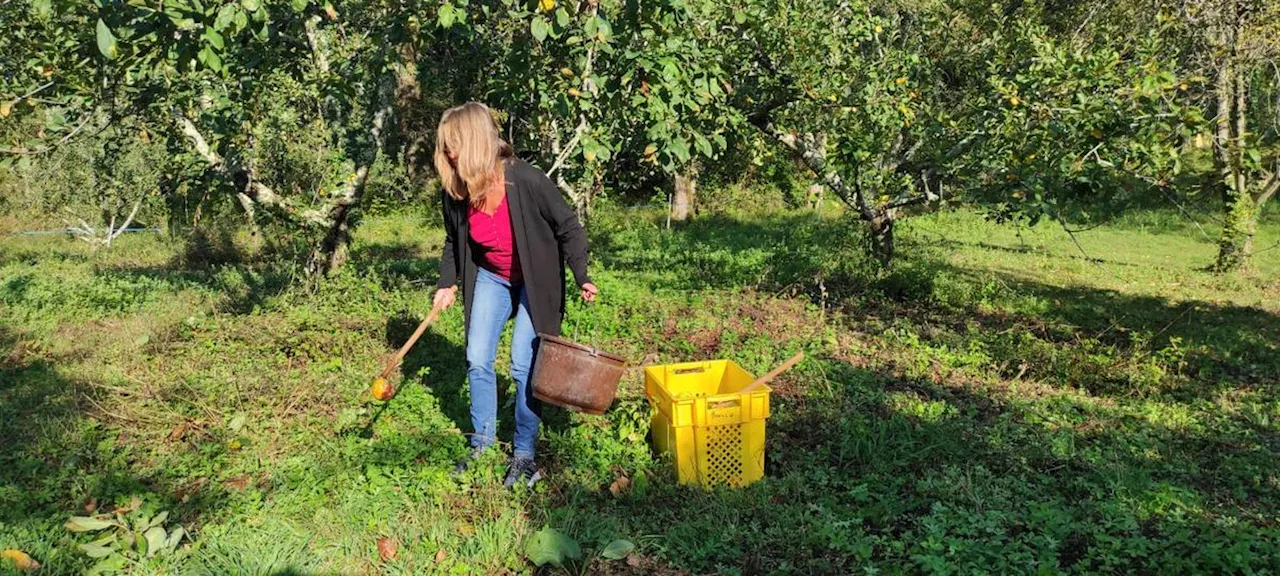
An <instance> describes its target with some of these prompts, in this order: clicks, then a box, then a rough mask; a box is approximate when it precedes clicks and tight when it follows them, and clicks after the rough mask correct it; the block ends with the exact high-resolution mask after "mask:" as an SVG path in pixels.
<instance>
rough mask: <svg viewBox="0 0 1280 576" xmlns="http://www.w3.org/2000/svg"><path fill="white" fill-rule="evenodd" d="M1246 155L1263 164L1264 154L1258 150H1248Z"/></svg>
mask: <svg viewBox="0 0 1280 576" xmlns="http://www.w3.org/2000/svg"><path fill="white" fill-rule="evenodd" d="M1244 153H1245V154H1247V155H1248V156H1249V159H1250V160H1253V161H1254V162H1262V152H1261V151H1259V150H1258V149H1257V148H1246V149H1245V151H1244Z"/></svg>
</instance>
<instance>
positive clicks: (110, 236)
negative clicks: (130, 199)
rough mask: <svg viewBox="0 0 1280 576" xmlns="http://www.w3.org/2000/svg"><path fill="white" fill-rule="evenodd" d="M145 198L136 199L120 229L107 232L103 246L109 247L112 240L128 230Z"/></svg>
mask: <svg viewBox="0 0 1280 576" xmlns="http://www.w3.org/2000/svg"><path fill="white" fill-rule="evenodd" d="M145 197H146V196H145V195H143V196H139V197H138V200H137V201H136V202H134V203H133V210H130V211H129V217H128V218H125V219H124V224H121V225H120V227H119V228H117V229H116V230H115V232H112V231H111V230H110V229H108V230H107V232H108V234H107V238H106V241H105V242H104V244H106V245H108V246H110V245H111V241H112V240H115V239H116V238H117V237H119V236H120V235H121V234H123V233H124V231H125V230H127V229H128V228H129V224H132V223H133V217H134V216H137V215H138V208H139V207H140V206H142V199H143V198H145Z"/></svg>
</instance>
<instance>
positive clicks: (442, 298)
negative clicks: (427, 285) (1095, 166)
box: [431, 286, 458, 310]
mask: <svg viewBox="0 0 1280 576" xmlns="http://www.w3.org/2000/svg"><path fill="white" fill-rule="evenodd" d="M457 299H458V287H457V286H450V287H448V288H440V289H437V290H436V296H435V299H434V300H433V301H432V302H431V305H432V307H434V308H439V309H441V310H444V309H446V308H448V307H450V306H453V303H454V301H455V300H457Z"/></svg>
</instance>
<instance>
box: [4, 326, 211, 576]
mask: <svg viewBox="0 0 1280 576" xmlns="http://www.w3.org/2000/svg"><path fill="white" fill-rule="evenodd" d="M0 350H5V351H6V352H5V354H6V355H5V356H0V438H3V449H0V539H2V540H4V541H5V543H6V547H19V548H24V549H25V551H27V552H28V553H31V554H32V555H33V556H35V557H36V558H37V559H38V560H41V561H45V562H46V563H47V562H48V559H49V558H50V557H51V556H53V557H56V558H58V564H57V565H54V566H51V568H55V569H57V570H62V571H66V572H68V573H70V572H72V571H74V569H77V568H78V569H83V568H87V567H88V566H89V565H90V564H92V563H93V561H92V560H91V559H90V558H88V557H87V556H84V555H83V553H81V552H80V551H79V550H78V549H76V547H75V544H76V542H77V541H78V540H79V539H77V538H74V537H73V535H71V534H69V533H66V532H65V531H64V530H63V528H62V524H63V523H64V522H66V520H67V519H68V518H69V517H71V516H73V515H85V514H88V513H106V512H110V511H112V510H115V509H116V508H117V507H118V506H124V505H126V504H128V503H129V502H130V501H131V500H132V499H134V498H138V499H140V501H141V503H142V507H143V508H142V509H143V510H144V511H145V512H146V513H148V514H154V513H156V512H159V511H161V510H166V511H168V512H169V513H170V521H169V523H168V524H169V526H168V527H170V528H172V526H173V525H174V524H181V525H183V526H185V527H186V528H187V529H188V530H193V529H194V527H195V526H197V525H198V524H199V523H200V522H201V521H203V520H204V519H206V518H209V517H211V516H216V515H217V514H218V512H219V510H221V509H222V508H223V507H224V506H225V505H226V504H227V500H228V498H229V495H228V494H227V492H226V490H224V489H223V488H222V487H221V486H219V485H216V484H213V485H210V484H209V483H205V482H201V483H192V482H190V478H186V477H184V476H183V472H182V471H177V470H167V469H163V468H154V467H150V468H145V467H143V466H147V465H145V464H143V465H140V464H139V463H138V461H139V459H142V460H143V461H145V459H146V458H147V457H148V456H147V455H138V454H135V453H132V452H130V451H126V450H121V449H118V448H117V444H118V443H123V442H124V441H125V440H126V438H125V437H126V436H128V435H129V434H130V433H131V432H130V430H129V429H128V428H127V427H124V428H123V429H121V428H118V427H117V426H115V425H107V424H106V422H107V421H108V420H107V419H104V417H105V418H108V419H109V418H110V417H111V415H104V414H102V413H101V411H100V409H99V408H98V406H97V402H98V401H99V400H100V399H101V396H102V393H101V391H100V390H99V389H98V388H97V387H95V386H93V385H91V384H90V383H88V382H83V381H79V380H74V379H68V378H66V377H65V376H63V374H62V373H61V371H60V370H59V369H58V367H57V366H58V364H59V359H58V358H51V357H48V356H47V355H46V354H44V353H42V352H41V351H40V350H39V346H38V344H36V343H34V341H31V340H28V339H27V338H25V337H24V336H23V335H22V334H21V333H19V332H15V331H13V330H11V329H7V328H3V327H0ZM50 534H60V535H63V536H64V537H50Z"/></svg>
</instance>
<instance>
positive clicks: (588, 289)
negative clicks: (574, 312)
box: [582, 282, 600, 302]
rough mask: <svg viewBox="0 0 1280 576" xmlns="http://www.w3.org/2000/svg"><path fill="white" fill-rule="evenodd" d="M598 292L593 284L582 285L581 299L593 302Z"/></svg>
mask: <svg viewBox="0 0 1280 576" xmlns="http://www.w3.org/2000/svg"><path fill="white" fill-rule="evenodd" d="M599 292H600V289H599V288H596V285H595V284H592V283H590V282H587V283H586V284H583V285H582V299H583V300H586V301H587V302H595V301H596V294H598V293H599Z"/></svg>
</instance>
